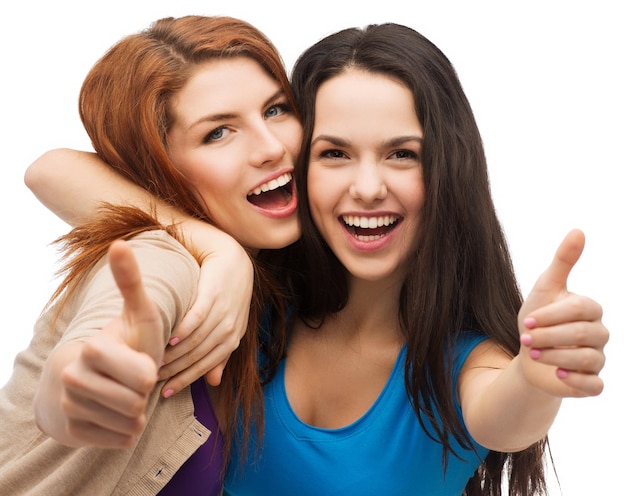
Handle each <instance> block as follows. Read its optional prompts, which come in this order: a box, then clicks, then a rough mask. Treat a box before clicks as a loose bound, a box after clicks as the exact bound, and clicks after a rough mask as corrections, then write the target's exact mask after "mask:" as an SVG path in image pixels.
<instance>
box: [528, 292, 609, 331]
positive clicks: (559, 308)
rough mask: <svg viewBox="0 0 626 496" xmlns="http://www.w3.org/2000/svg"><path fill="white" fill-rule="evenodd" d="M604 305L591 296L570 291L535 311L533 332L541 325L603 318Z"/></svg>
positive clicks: (533, 314)
mask: <svg viewBox="0 0 626 496" xmlns="http://www.w3.org/2000/svg"><path fill="white" fill-rule="evenodd" d="M602 315H603V309H602V306H601V305H600V304H599V303H597V302H596V301H594V300H592V299H591V298H589V297H587V296H583V295H577V294H574V293H568V294H567V296H566V297H565V298H561V299H557V300H556V301H554V302H552V303H549V304H547V305H545V306H543V307H540V308H538V309H536V310H534V311H533V313H532V318H533V327H532V328H533V332H534V330H536V329H538V328H540V327H549V326H554V325H557V324H567V323H570V322H595V321H600V320H601V319H602Z"/></svg>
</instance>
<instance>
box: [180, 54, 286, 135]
mask: <svg viewBox="0 0 626 496" xmlns="http://www.w3.org/2000/svg"><path fill="white" fill-rule="evenodd" d="M280 89H281V86H280V84H279V83H278V81H276V79H274V78H273V77H272V76H271V75H269V74H268V72H267V71H266V70H265V69H264V68H263V67H262V66H261V65H260V64H259V63H258V62H257V61H255V60H253V59H252V58H249V57H243V56H242V57H230V58H224V59H218V58H216V59H212V60H209V61H206V62H203V63H201V64H198V66H197V67H196V69H195V70H194V72H193V73H192V74H191V76H190V77H189V79H188V80H187V82H186V83H185V85H184V86H183V87H182V88H181V89H180V90H179V91H178V92H177V93H175V94H174V95H173V97H172V99H171V101H170V103H171V109H172V114H173V116H174V119H175V120H176V121H178V123H179V124H181V125H190V124H192V123H193V122H196V121H197V120H198V119H202V118H204V117H206V116H207V115H208V114H211V115H218V114H232V113H238V112H240V111H241V110H242V109H245V108H247V106H249V105H255V106H256V105H258V104H259V99H264V98H269V97H270V96H271V95H273V94H275V93H276V92H277V91H279V90H280Z"/></svg>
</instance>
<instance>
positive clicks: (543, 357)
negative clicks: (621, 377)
mask: <svg viewBox="0 0 626 496" xmlns="http://www.w3.org/2000/svg"><path fill="white" fill-rule="evenodd" d="M530 357H531V358H532V359H533V360H535V361H536V362H539V363H543V364H545V365H552V366H554V367H557V368H560V369H565V370H568V371H576V372H580V373H584V374H592V375H598V374H599V373H600V371H601V370H602V368H603V367H604V364H605V361H606V358H605V356H604V353H602V352H601V351H599V350H597V349H595V348H588V347H580V348H541V349H539V348H532V349H531V350H530Z"/></svg>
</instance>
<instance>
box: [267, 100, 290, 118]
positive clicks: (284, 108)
mask: <svg viewBox="0 0 626 496" xmlns="http://www.w3.org/2000/svg"><path fill="white" fill-rule="evenodd" d="M290 110H291V108H290V107H289V105H288V104H287V103H277V104H276V105H272V106H271V107H270V108H269V109H267V110H266V112H265V117H276V116H279V115H282V114H285V113H287V112H289V111H290Z"/></svg>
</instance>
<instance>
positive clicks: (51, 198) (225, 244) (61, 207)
mask: <svg viewBox="0 0 626 496" xmlns="http://www.w3.org/2000/svg"><path fill="white" fill-rule="evenodd" d="M24 182H25V184H26V186H27V187H28V188H29V189H30V190H31V191H32V192H33V194H34V195H35V196H36V197H37V199H38V200H39V201H40V202H41V203H43V205H44V206H46V208H48V209H50V210H51V211H52V212H53V213H54V214H56V215H57V216H59V217H60V218H61V219H63V220H64V221H65V222H67V223H68V224H70V225H76V224H77V223H80V222H85V221H88V220H89V219H90V218H92V217H94V216H95V215H96V214H97V212H98V209H99V207H100V206H101V205H102V203H104V202H106V203H111V204H113V205H133V206H135V207H137V208H140V209H141V210H144V211H146V212H153V211H154V213H155V214H156V216H157V219H158V220H159V222H161V223H162V224H164V225H171V224H179V225H180V226H181V227H182V230H183V232H184V235H185V237H186V238H187V240H188V241H189V242H190V243H191V245H192V246H194V247H195V248H196V250H198V253H199V255H200V258H201V260H203V259H204V258H205V257H206V256H208V255H211V254H213V253H215V252H216V251H217V250H220V249H225V250H240V249H241V248H240V247H239V245H238V244H237V243H236V242H235V241H234V240H233V239H232V238H230V236H228V235H226V234H225V233H223V232H222V231H220V230H219V229H217V228H215V227H213V226H211V225H209V224H207V223H205V222H201V221H199V220H197V219H194V218H192V217H191V216H190V215H188V214H186V213H184V212H182V211H181V210H179V209H177V208H175V207H172V206H171V205H169V204H168V203H166V202H165V201H163V200H161V199H159V198H157V197H155V196H153V195H152V194H150V193H149V192H148V191H146V190H145V189H144V188H142V187H140V186H138V185H137V184H134V183H133V182H131V181H129V180H128V179H126V178H124V177H122V176H121V175H119V174H117V173H116V172H115V171H114V170H113V169H111V167H109V166H108V165H107V164H106V163H104V162H103V161H102V160H101V159H100V158H99V157H98V156H97V155H96V154H95V153H89V152H84V151H77V150H71V149H67V148H61V149H56V150H51V151H48V152H46V153H44V154H43V155H42V156H41V157H39V158H38V159H37V160H36V161H35V162H33V163H32V164H31V165H30V166H29V167H28V169H27V170H26V173H25V175H24Z"/></svg>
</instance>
